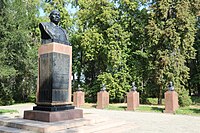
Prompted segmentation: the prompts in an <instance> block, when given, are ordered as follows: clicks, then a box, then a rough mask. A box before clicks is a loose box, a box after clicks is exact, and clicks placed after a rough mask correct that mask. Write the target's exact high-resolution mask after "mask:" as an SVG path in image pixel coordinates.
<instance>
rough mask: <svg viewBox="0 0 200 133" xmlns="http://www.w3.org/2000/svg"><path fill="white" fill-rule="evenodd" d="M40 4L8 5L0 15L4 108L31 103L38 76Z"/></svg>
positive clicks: (16, 1)
mask: <svg viewBox="0 0 200 133" xmlns="http://www.w3.org/2000/svg"><path fill="white" fill-rule="evenodd" d="M36 4H37V1H35V3H34V2H31V1H29V0H27V1H22V0H15V1H6V2H5V1H4V6H3V8H2V9H1V15H0V35H1V38H0V43H1V54H0V55H1V56H0V58H1V59H0V60H1V61H0V71H1V72H0V75H1V76H0V81H1V85H0V89H1V91H0V97H1V99H0V101H1V103H0V104H12V103H13V102H14V101H22V100H27V98H28V97H29V96H30V95H31V93H32V92H34V89H35V88H34V87H35V86H36V84H35V83H36V75H37V53H36V50H37V42H38V41H37V39H36V36H35V35H34V34H36V30H35V21H36V19H35V17H36V9H35V7H36Z"/></svg>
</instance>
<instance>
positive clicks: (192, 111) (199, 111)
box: [176, 106, 200, 116]
mask: <svg viewBox="0 0 200 133" xmlns="http://www.w3.org/2000/svg"><path fill="white" fill-rule="evenodd" d="M176 114H183V115H195V116H200V107H197V106H190V107H180V108H179V109H178V110H177V111H176Z"/></svg>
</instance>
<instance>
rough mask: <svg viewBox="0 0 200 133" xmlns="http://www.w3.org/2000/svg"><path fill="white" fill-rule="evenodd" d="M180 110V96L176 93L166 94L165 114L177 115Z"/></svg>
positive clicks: (168, 92)
mask: <svg viewBox="0 0 200 133" xmlns="http://www.w3.org/2000/svg"><path fill="white" fill-rule="evenodd" d="M178 108H179V105H178V94H177V92H175V91H167V92H165V110H164V113H175V112H176V110H177V109H178Z"/></svg>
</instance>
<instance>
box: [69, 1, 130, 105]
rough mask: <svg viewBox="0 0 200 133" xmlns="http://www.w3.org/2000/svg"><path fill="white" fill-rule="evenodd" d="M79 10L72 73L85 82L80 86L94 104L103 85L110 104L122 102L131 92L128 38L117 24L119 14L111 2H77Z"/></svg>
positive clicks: (126, 33)
mask: <svg viewBox="0 0 200 133" xmlns="http://www.w3.org/2000/svg"><path fill="white" fill-rule="evenodd" d="M78 7H79V10H78V12H77V18H76V19H77V21H76V22H77V23H76V24H77V26H78V28H77V32H76V34H75V35H74V39H78V41H74V42H75V43H76V44H75V45H74V44H73V45H74V46H75V47H74V48H75V51H76V52H77V54H76V56H75V57H74V62H75V63H76V64H77V65H78V66H79V67H76V68H79V69H75V70H76V71H75V72H74V73H75V74H76V75H77V80H80V79H81V77H84V78H85V80H84V82H83V83H82V84H83V85H84V86H85V90H86V94H87V96H89V97H93V99H92V100H93V101H94V100H95V98H96V93H97V92H98V91H99V90H100V89H101V85H102V84H106V87H107V90H108V91H109V92H110V97H111V101H122V100H123V99H124V95H125V93H126V91H127V90H128V88H130V86H129V85H128V84H129V80H128V79H130V75H129V73H128V67H127V57H128V54H127V51H128V45H129V36H130V34H129V33H128V32H126V31H124V29H123V28H122V27H121V25H120V24H119V23H118V22H119V12H118V10H117V9H116V7H115V4H114V3H113V2H111V1H108V0H97V1H91V0H89V1H86V0H79V1H78ZM78 42H80V43H79V44H78ZM80 68H81V69H80ZM83 75H84V76H83ZM78 82H79V83H80V82H81V81H78Z"/></svg>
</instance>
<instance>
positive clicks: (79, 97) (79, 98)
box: [73, 91, 85, 107]
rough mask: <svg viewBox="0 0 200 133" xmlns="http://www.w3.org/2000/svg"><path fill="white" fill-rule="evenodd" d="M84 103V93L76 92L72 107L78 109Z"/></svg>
mask: <svg viewBox="0 0 200 133" xmlns="http://www.w3.org/2000/svg"><path fill="white" fill-rule="evenodd" d="M84 103H85V93H84V92H82V91H76V92H74V94H73V105H74V106H76V107H80V106H81V105H83V104H84Z"/></svg>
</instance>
